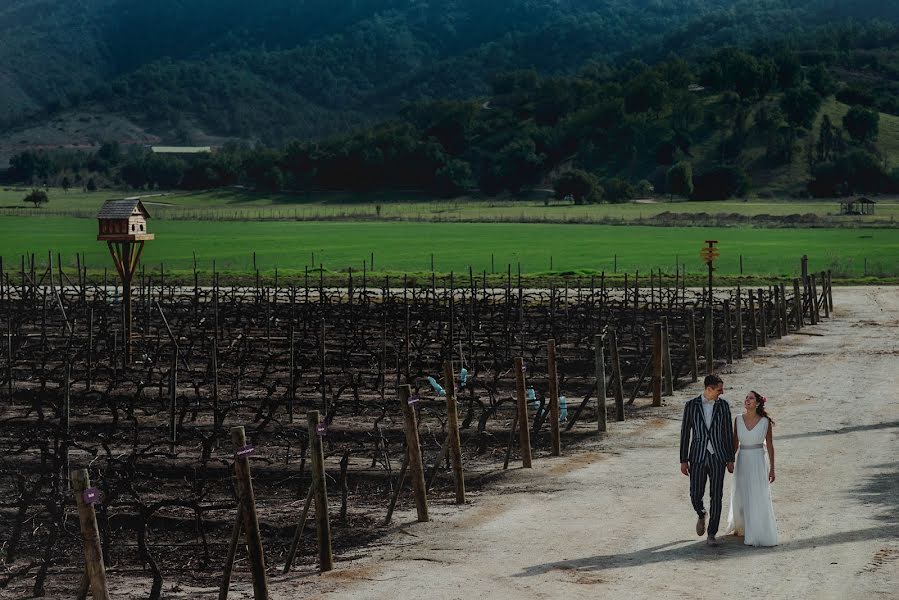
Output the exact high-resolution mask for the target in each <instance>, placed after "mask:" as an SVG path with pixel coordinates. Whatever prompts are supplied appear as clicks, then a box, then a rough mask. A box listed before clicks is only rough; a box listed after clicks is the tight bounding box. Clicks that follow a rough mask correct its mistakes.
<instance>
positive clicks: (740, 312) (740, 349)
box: [737, 286, 743, 358]
mask: <svg viewBox="0 0 899 600" xmlns="http://www.w3.org/2000/svg"><path fill="white" fill-rule="evenodd" d="M737 358H743V298H742V296H741V291H740V286H737Z"/></svg>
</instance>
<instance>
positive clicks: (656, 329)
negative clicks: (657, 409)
mask: <svg viewBox="0 0 899 600" xmlns="http://www.w3.org/2000/svg"><path fill="white" fill-rule="evenodd" d="M652 405H653V406H662V324H661V323H653V325H652Z"/></svg>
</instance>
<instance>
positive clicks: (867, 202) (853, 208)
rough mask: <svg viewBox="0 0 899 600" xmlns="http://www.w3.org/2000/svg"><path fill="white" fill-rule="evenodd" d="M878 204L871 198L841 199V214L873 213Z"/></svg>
mask: <svg viewBox="0 0 899 600" xmlns="http://www.w3.org/2000/svg"><path fill="white" fill-rule="evenodd" d="M875 204H877V202H875V201H874V200H871V199H870V198H864V197H862V198H856V199H854V200H841V201H840V214H841V215H873V214H874V205H875Z"/></svg>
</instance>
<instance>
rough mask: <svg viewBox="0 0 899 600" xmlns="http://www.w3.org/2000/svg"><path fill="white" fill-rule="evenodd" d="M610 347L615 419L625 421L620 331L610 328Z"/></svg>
mask: <svg viewBox="0 0 899 600" xmlns="http://www.w3.org/2000/svg"><path fill="white" fill-rule="evenodd" d="M609 348H610V349H611V351H612V381H613V382H614V387H612V393H614V394H615V420H616V421H624V381H622V377H621V356H619V354H618V332H617V331H615V329H613V328H611V327H610V328H609Z"/></svg>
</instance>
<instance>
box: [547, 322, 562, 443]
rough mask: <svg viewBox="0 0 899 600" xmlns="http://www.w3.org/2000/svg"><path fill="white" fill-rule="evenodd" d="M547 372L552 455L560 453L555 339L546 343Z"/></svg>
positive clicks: (560, 440)
mask: <svg viewBox="0 0 899 600" xmlns="http://www.w3.org/2000/svg"><path fill="white" fill-rule="evenodd" d="M546 355H547V360H548V364H547V372H548V375H549V430H550V435H551V438H552V439H551V442H552V451H551V454H552V456H561V455H562V439H561V434H560V432H559V418H560V415H559V378H558V372H557V370H556V340H549V342H547V344H546Z"/></svg>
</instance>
